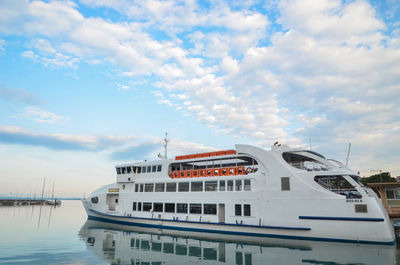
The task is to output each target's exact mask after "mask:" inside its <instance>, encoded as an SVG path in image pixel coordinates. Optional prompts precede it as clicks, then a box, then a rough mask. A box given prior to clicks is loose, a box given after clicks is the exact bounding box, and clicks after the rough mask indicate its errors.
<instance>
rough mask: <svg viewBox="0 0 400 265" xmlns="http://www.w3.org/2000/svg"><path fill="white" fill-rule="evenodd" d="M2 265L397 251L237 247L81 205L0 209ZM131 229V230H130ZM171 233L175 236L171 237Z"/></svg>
mask: <svg viewBox="0 0 400 265" xmlns="http://www.w3.org/2000/svg"><path fill="white" fill-rule="evenodd" d="M0 227H1V229H0V264H146V265H150V264H151V265H155V264H221V265H222V264H241V265H261V264H271V265H272V264H282V265H283V264H285V265H287V264H309V265H310V264H329V265H333V264H337V265H339V264H340V265H342V264H373V265H385V264H388V265H389V264H396V255H397V250H396V248H395V247H387V246H386V247H385V246H369V245H361V246H360V245H355V244H338V243H323V242H308V241H293V240H289V241H286V240H277V239H273V240H267V239H263V241H262V242H260V241H259V240H257V241H251V239H249V240H246V241H242V242H237V241H235V240H234V239H233V238H227V239H226V238H225V239H224V238H222V237H221V236H217V235H215V236H214V238H210V237H209V236H205V235H203V234H197V233H193V234H190V235H187V234H173V233H177V232H173V233H172V232H168V231H161V230H157V229H152V230H138V229H139V228H132V227H129V228H127V227H115V226H111V225H108V224H103V223H99V222H93V221H86V213H85V212H84V210H83V207H82V206H81V204H80V202H79V201H63V204H62V206H61V207H52V206H15V207H4V206H3V207H0ZM127 229H129V230H127ZM169 233H171V234H169Z"/></svg>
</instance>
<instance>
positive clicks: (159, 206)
mask: <svg viewBox="0 0 400 265" xmlns="http://www.w3.org/2000/svg"><path fill="white" fill-rule="evenodd" d="M153 210H154V212H162V211H163V204H162V203H161V202H155V203H154V206H153Z"/></svg>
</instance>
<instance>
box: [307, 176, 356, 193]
mask: <svg viewBox="0 0 400 265" xmlns="http://www.w3.org/2000/svg"><path fill="white" fill-rule="evenodd" d="M314 180H315V181H316V182H317V183H318V184H319V185H321V186H322V187H323V188H325V189H327V190H329V191H332V192H334V193H336V194H339V195H343V196H346V198H361V197H362V196H361V194H360V193H359V192H358V191H357V189H356V188H355V187H354V186H353V185H352V184H351V183H350V182H348V181H347V180H346V179H345V178H344V177H343V176H342V175H333V176H315V177H314Z"/></svg>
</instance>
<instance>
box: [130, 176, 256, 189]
mask: <svg viewBox="0 0 400 265" xmlns="http://www.w3.org/2000/svg"><path fill="white" fill-rule="evenodd" d="M218 190H219V191H233V190H235V191H242V190H244V191H250V190H251V180H250V179H244V180H243V179H236V180H219V181H217V180H210V181H192V182H178V183H176V182H167V183H164V182H161V183H142V184H138V183H137V184H135V192H154V191H155V192H176V191H178V192H189V191H190V192H201V191H218Z"/></svg>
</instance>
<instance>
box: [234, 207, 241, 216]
mask: <svg viewBox="0 0 400 265" xmlns="http://www.w3.org/2000/svg"><path fill="white" fill-rule="evenodd" d="M235 215H236V216H242V205H241V204H235Z"/></svg>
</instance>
